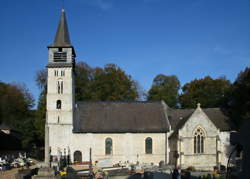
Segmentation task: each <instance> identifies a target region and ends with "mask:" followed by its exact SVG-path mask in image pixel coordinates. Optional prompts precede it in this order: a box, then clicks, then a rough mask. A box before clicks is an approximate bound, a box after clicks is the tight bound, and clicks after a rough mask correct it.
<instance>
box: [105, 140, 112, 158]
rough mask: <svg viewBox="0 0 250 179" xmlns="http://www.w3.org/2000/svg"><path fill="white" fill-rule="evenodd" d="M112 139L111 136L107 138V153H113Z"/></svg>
mask: <svg viewBox="0 0 250 179" xmlns="http://www.w3.org/2000/svg"><path fill="white" fill-rule="evenodd" d="M112 145H113V144H112V139H111V138H107V139H106V140H105V154H106V155H111V154H112V147H113V146H112Z"/></svg>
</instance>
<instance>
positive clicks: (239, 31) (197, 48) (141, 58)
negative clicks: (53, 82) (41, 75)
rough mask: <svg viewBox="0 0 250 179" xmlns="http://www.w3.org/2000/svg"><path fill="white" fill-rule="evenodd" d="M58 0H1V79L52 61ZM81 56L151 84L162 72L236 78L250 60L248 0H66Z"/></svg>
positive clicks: (30, 75)
mask: <svg viewBox="0 0 250 179" xmlns="http://www.w3.org/2000/svg"><path fill="white" fill-rule="evenodd" d="M61 7H62V1H61V0H22V1H20V0H7V1H1V5H0V23H1V25H0V27H1V28H0V52H1V57H0V59H1V66H0V81H3V82H24V83H25V84H26V85H27V87H28V88H29V89H30V91H31V92H32V94H33V95H34V96H35V97H36V98H37V96H38V94H39V89H38V88H37V86H36V83H35V73H36V71H37V70H39V69H43V68H44V67H45V66H46V64H47V57H48V54H47V46H48V45H49V44H51V43H52V41H53V40H54V36H55V32H56V28H57V25H58V22H59V17H60V9H61ZM64 7H65V10H66V15H67V20H68V25H69V30H70V36H71V42H72V44H73V45H74V47H75V49H76V53H77V61H85V62H86V63H88V64H89V65H90V66H92V67H95V66H103V65H105V64H107V63H115V64H117V65H118V66H120V67H121V68H122V69H124V70H125V71H126V73H128V74H130V75H131V76H132V77H133V79H135V80H137V81H138V82H139V83H140V84H141V86H142V87H143V88H144V89H145V90H148V89H149V88H150V86H151V84H152V80H153V78H154V77H155V76H156V75H157V74H160V73H162V74H166V75H172V74H175V75H177V76H178V78H179V80H180V81H181V84H182V85H183V84H185V83H186V82H189V81H191V80H193V79H195V78H202V77H204V76H206V75H210V76H212V77H214V78H217V77H220V76H223V75H224V76H226V77H227V78H228V79H229V80H231V81H234V80H235V78H236V76H237V74H238V73H239V72H240V71H242V70H243V69H244V68H245V67H247V66H250V0H64Z"/></svg>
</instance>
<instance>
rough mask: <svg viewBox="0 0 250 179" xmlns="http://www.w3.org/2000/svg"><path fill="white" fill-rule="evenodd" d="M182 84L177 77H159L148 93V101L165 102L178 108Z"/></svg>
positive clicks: (160, 75)
mask: <svg viewBox="0 0 250 179" xmlns="http://www.w3.org/2000/svg"><path fill="white" fill-rule="evenodd" d="M179 89H180V82H179V80H178V78H177V76H175V75H171V76H166V75H163V74H159V75H157V76H156V77H155V78H154V80H153V84H152V86H151V88H150V90H149V92H148V100H164V101H165V102H166V103H167V104H168V105H169V106H170V107H173V108H176V107H178V99H179V93H178V91H179Z"/></svg>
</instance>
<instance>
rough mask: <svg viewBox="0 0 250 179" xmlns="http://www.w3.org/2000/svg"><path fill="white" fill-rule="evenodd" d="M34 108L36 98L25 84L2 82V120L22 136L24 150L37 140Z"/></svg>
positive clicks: (0, 83) (0, 84)
mask: <svg viewBox="0 0 250 179" xmlns="http://www.w3.org/2000/svg"><path fill="white" fill-rule="evenodd" d="M33 106H34V98H33V96H32V95H31V93H30V92H29V90H28V88H27V87H26V86H25V85H24V84H18V83H14V84H6V83H2V82H0V115H1V116H0V120H1V122H4V123H5V124H7V125H9V126H11V127H13V128H14V129H15V130H17V131H19V132H20V133H21V134H22V137H21V140H22V144H23V147H24V148H26V147H28V146H29V145H30V144H31V143H33V142H34V140H35V130H34V127H33V120H32V119H33V111H32V110H31V109H32V107H33Z"/></svg>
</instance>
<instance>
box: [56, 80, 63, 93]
mask: <svg viewBox="0 0 250 179" xmlns="http://www.w3.org/2000/svg"><path fill="white" fill-rule="evenodd" d="M57 93H58V94H63V81H62V80H61V79H60V80H58V81H57Z"/></svg>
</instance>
